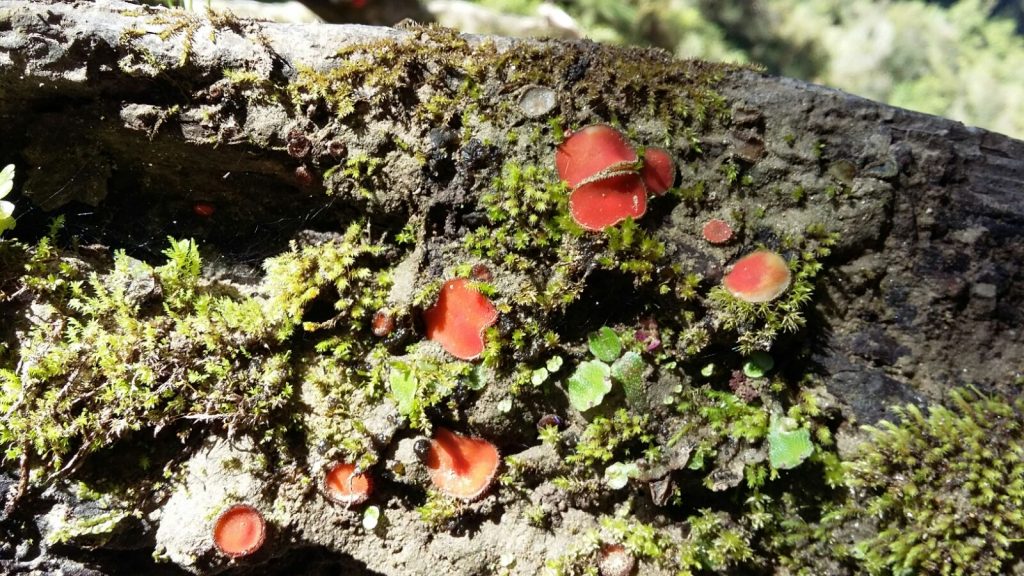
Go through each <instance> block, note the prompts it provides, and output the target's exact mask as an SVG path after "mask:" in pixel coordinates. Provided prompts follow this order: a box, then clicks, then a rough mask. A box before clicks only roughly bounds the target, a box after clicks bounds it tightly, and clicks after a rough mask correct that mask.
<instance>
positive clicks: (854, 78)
mask: <svg viewBox="0 0 1024 576" xmlns="http://www.w3.org/2000/svg"><path fill="white" fill-rule="evenodd" d="M474 1H475V2H478V3H480V4H483V5H486V6H488V7H491V8H495V9H498V10H501V11H508V12H514V13H520V14H532V13H536V12H537V10H538V7H540V6H541V4H542V2H541V1H540V0H474ZM559 4H560V6H561V7H562V8H564V9H565V11H566V12H567V13H568V14H569V15H571V16H572V17H573V18H574V19H575V20H576V21H577V22H578V24H579V25H580V27H581V28H582V30H583V32H584V33H585V35H586V36H587V37H590V38H593V39H595V40H601V41H607V42H615V43H623V44H637V45H648V46H659V47H662V48H665V49H667V50H670V51H672V52H673V53H675V54H676V55H678V56H683V57H699V58H708V59H715V60H720V59H725V60H732V61H740V62H752V63H757V64H760V65H762V66H764V67H765V68H766V69H767V70H768V71H769V72H770V73H772V74H780V75H784V76H791V77H795V78H801V79H804V80H809V81H811V82H817V83H821V84H825V85H828V86H833V87H836V88H840V89H842V90H845V91H848V92H852V93H854V94H858V95H861V96H864V97H866V98H871V99H874V100H881V101H884V102H888V103H890V104H893V105H896V106H901V107H905V108H910V109H912V110H918V111H921V112H927V113H930V114H937V115H940V116H946V117H949V118H954V119H956V120H960V121H962V122H964V123H966V124H970V125H976V126H981V127H984V128H988V129H990V130H994V131H996V132H1001V133H1004V134H1008V135H1011V136H1014V137H1017V138H1024V105H1022V104H1021V103H1022V102H1024V75H1021V74H1020V66H1021V63H1022V62H1024V37H1022V36H1021V34H1020V31H1021V29H1022V28H1024V26H1022V23H1024V2H1021V1H1020V0H1013V1H1009V2H1008V1H997V0H957V1H952V2H950V1H947V2H922V1H898V0H753V1H749V0H625V1H623V0H561V1H560V2H559Z"/></svg>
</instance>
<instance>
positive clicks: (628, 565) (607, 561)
mask: <svg viewBox="0 0 1024 576" xmlns="http://www.w3.org/2000/svg"><path fill="white" fill-rule="evenodd" d="M634 568H636V559H635V558H633V555H632V554H630V553H629V551H628V550H626V547H625V546H623V545H622V544H605V545H604V546H602V547H601V552H600V555H599V557H598V561H597V569H598V571H600V573H601V576H629V575H630V574H632V573H633V569H634Z"/></svg>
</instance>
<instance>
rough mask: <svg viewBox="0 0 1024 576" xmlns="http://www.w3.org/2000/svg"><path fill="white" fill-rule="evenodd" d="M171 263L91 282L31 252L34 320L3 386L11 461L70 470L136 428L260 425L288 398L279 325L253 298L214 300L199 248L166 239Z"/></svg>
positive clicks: (96, 276)
mask: <svg viewBox="0 0 1024 576" xmlns="http://www.w3.org/2000/svg"><path fill="white" fill-rule="evenodd" d="M165 255H166V256H167V263H166V264H164V265H163V266H159V267H156V268H153V267H150V266H149V265H147V264H145V263H142V262H139V261H137V260H133V259H131V258H129V257H128V256H126V255H125V254H124V253H123V252H118V253H117V254H116V255H115V257H114V262H113V266H112V268H111V269H110V270H108V271H106V272H93V273H91V274H86V273H85V272H84V271H81V270H79V269H78V268H77V265H76V263H75V260H74V259H71V258H67V257H65V256H64V255H63V254H62V253H61V252H60V251H58V250H56V249H55V248H54V247H53V241H52V239H50V238H48V239H45V240H43V241H42V242H40V243H39V245H37V246H36V247H35V249H34V250H33V254H32V257H31V260H30V264H29V265H28V266H27V269H28V274H26V276H24V277H23V278H22V283H23V286H24V288H25V289H26V290H29V291H31V292H32V295H33V299H34V301H35V303H34V306H35V307H36V309H37V310H38V316H37V320H36V321H34V323H33V325H32V326H31V328H30V329H28V331H27V335H26V336H25V337H24V339H23V341H22V342H21V349H20V355H21V356H20V362H21V367H20V369H19V370H18V372H17V373H14V372H11V371H5V372H4V373H3V378H2V382H0V410H2V411H3V413H4V414H7V415H9V417H7V418H5V419H4V420H3V422H0V444H4V445H5V446H7V457H8V458H17V457H20V456H21V455H22V454H28V455H29V456H30V460H31V461H32V462H33V463H34V464H35V465H36V466H38V467H40V468H42V469H44V470H46V471H48V472H56V471H58V470H61V471H62V472H66V471H68V470H70V469H73V468H74V467H76V466H77V465H78V464H80V463H81V460H82V459H83V458H84V457H85V456H86V455H88V454H89V453H91V452H94V451H96V450H97V449H99V448H101V447H104V446H108V445H110V444H111V443H113V442H115V441H117V440H118V439H119V438H121V437H123V436H125V435H128V434H130V433H132V432H135V431H139V430H143V429H148V430H158V429H160V428H164V427H175V426H180V425H181V424H182V423H185V422H214V423H217V424H219V425H221V426H225V427H227V428H231V429H239V428H255V427H258V426H265V425H266V424H268V423H269V421H270V418H271V415H272V414H273V413H274V412H275V411H276V410H278V409H279V408H281V407H282V406H283V405H284V404H285V403H286V402H287V401H288V398H289V397H290V396H291V392H292V387H291V384H290V383H289V379H290V377H291V367H290V364H289V361H288V358H289V355H288V352H287V351H285V350H283V349H282V348H281V347H280V344H281V338H280V335H281V334H282V333H283V332H285V331H284V330H283V328H284V326H283V323H282V321H281V320H280V319H279V318H275V317H273V316H271V315H268V314H267V313H266V312H265V309H264V307H263V305H262V302H260V301H259V300H257V299H255V298H253V297H247V296H224V295H217V294H215V293H213V292H211V291H210V290H209V289H208V287H207V286H206V285H204V283H203V282H201V280H200V277H199V271H200V267H201V263H200V260H199V254H198V250H197V249H196V246H195V243H194V242H192V241H188V240H185V241H175V240H171V247H170V248H169V249H168V250H167V251H165ZM51 279H52V280H54V281H53V282H52V283H51V282H50V280H51Z"/></svg>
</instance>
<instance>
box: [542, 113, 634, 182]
mask: <svg viewBox="0 0 1024 576" xmlns="http://www.w3.org/2000/svg"><path fill="white" fill-rule="evenodd" d="M637 160H638V158H637V156H636V151H634V150H633V147H632V146H630V145H629V142H628V141H626V138H625V136H623V135H622V133H621V132H619V131H618V130H616V129H615V128H612V127H611V126H608V125H607V124H594V125H591V126H587V127H586V128H582V129H580V130H578V131H576V132H574V133H573V134H572V135H570V136H569V137H568V138H566V139H565V142H562V143H561V144H560V145H559V146H558V148H557V149H556V150H555V167H556V168H558V176H559V177H561V178H562V180H564V181H565V183H566V184H568V185H569V188H571V189H575V188H576V187H577V186H579V185H580V184H582V183H584V182H586V181H587V180H590V179H593V178H595V177H600V175H602V174H608V175H610V174H614V173H616V172H624V171H630V170H634V167H635V165H636V162H637Z"/></svg>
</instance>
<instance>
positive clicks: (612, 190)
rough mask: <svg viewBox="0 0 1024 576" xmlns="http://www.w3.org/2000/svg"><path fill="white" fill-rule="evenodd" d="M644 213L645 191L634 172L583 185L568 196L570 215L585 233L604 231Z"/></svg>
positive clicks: (645, 208)
mask: <svg viewBox="0 0 1024 576" xmlns="http://www.w3.org/2000/svg"><path fill="white" fill-rule="evenodd" d="M646 211H647V190H646V189H645V188H644V183H643V180H641V179H640V176H639V175H638V174H635V173H625V174H617V175H615V176H612V177H610V178H604V179H601V180H596V181H592V182H588V183H586V184H583V185H582V186H580V187H579V188H577V189H576V190H573V192H572V194H571V195H570V196H569V212H570V213H571V214H572V218H573V220H575V221H576V223H577V224H579V225H580V226H583V227H584V228H586V229H587V230H603V229H605V228H606V227H608V226H614V225H615V224H618V223H619V222H622V221H623V220H625V219H626V218H627V217H632V218H634V219H636V218H639V217H641V216H643V215H644V212H646Z"/></svg>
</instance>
